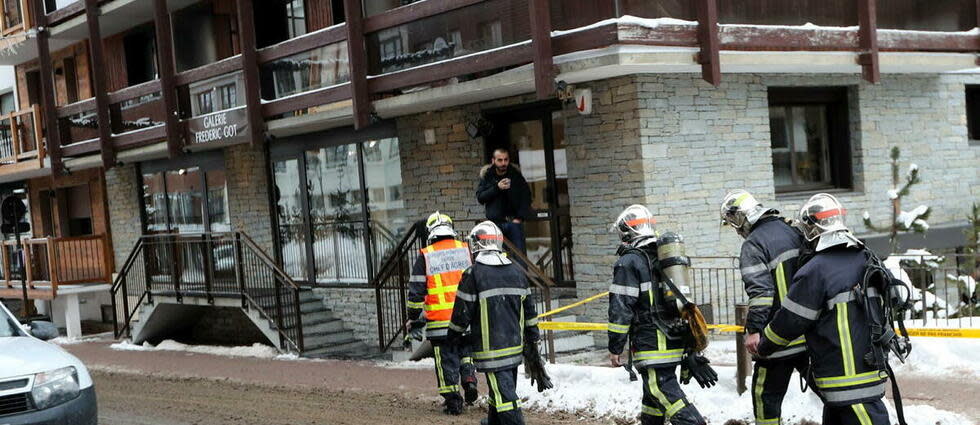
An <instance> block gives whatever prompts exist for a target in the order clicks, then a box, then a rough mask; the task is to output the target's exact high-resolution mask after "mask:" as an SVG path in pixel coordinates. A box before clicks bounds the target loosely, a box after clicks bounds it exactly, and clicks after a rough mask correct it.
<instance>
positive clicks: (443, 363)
mask: <svg viewBox="0 0 980 425" xmlns="http://www.w3.org/2000/svg"><path fill="white" fill-rule="evenodd" d="M431 342H432V351H433V356H434V357H435V360H436V381H437V384H438V387H439V394H440V395H442V396H443V397H444V398H445V399H447V400H448V399H451V398H460V396H459V386H460V383H461V382H466V380H467V378H469V379H471V380H472V381H473V382H476V368H475V367H474V366H473V358H472V357H471V356H472V354H471V353H470V349H469V346H468V345H466V344H450V343H448V342H446V341H431Z"/></svg>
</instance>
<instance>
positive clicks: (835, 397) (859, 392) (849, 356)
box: [757, 193, 890, 425]
mask: <svg viewBox="0 0 980 425" xmlns="http://www.w3.org/2000/svg"><path fill="white" fill-rule="evenodd" d="M844 214H845V211H844V208H843V207H842V206H841V204H840V202H838V201H837V199H836V198H834V197H833V196H832V195H829V194H826V193H820V194H816V195H814V196H813V197H811V198H810V199H809V200H808V201H807V202H806V203H804V204H803V208H802V209H800V215H799V226H800V228H801V230H802V231H803V236H804V238H805V239H806V241H807V244H808V245H812V248H813V251H814V252H813V255H812V257H809V259H808V260H806V261H805V262H803V263H802V265H801V266H800V268H799V269H798V270H797V272H796V275H795V276H794V277H793V285H792V286H791V287H790V289H789V293H788V294H787V295H786V297H785V298H783V300H782V303H781V306H780V309H779V310H778V311H777V312H776V314H775V316H774V317H773V319H772V321H770V322H769V324H768V325H766V327H765V328H764V329H763V331H762V337H761V342H760V343H759V345H758V347H757V349H758V351H757V354H758V355H760V356H772V355H773V354H775V353H777V352H779V351H780V350H783V349H785V348H786V347H787V346H789V345H790V344H791V343H792V342H793V341H796V340H797V338H799V337H800V336H805V337H806V347H807V351H808V353H809V355H810V359H811V365H810V376H809V377H808V380H809V381H810V384H811V387H812V388H815V389H816V392H817V394H818V395H819V396H820V398H821V399H822V400H823V402H824V410H823V423H825V424H840V425H888V424H889V423H890V422H889V420H888V412H887V411H886V410H885V405H884V403H883V402H882V400H881V399H882V397H884V395H885V379H887V378H888V373H887V371H886V370H885V369H886V368H887V366H886V365H887V362H885V364H884V365H880V364H879V365H876V364H874V363H875V362H874V361H872V358H873V357H874V356H871V355H869V353H872V350H873V349H875V347H874V346H873V343H872V327H871V326H870V323H871V322H870V320H871V316H870V315H869V314H868V312H869V311H870V310H869V308H868V307H869V306H870V304H868V303H867V302H866V301H867V300H868V299H869V298H866V297H874V299H878V295H877V294H874V293H868V292H867V291H859V290H857V288H860V287H861V282H862V281H863V280H864V279H865V276H864V275H865V270H866V269H867V267H868V264H869V263H868V259H869V255H868V254H867V253H866V252H865V248H864V246H863V244H862V243H861V241H859V240H858V239H857V238H856V237H855V236H854V235H853V234H852V233H851V231H850V230H849V229H848V228H847V226H846V225H845V222H844Z"/></svg>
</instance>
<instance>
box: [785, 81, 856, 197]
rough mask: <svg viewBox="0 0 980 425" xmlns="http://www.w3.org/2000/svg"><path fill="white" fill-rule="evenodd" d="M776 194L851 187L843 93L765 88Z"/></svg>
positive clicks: (836, 89) (838, 89)
mask: <svg viewBox="0 0 980 425" xmlns="http://www.w3.org/2000/svg"><path fill="white" fill-rule="evenodd" d="M769 129H770V146H771V148H772V165H773V174H774V176H773V177H774V178H773V180H774V181H775V189H776V192H777V193H787V192H802V191H812V190H825V189H833V188H850V187H851V181H852V176H851V165H850V164H851V144H850V132H849V130H848V110H847V88H846V87H829V88H824V87H820V88H799V87H793V88H789V87H787V88H779V87H770V88H769Z"/></svg>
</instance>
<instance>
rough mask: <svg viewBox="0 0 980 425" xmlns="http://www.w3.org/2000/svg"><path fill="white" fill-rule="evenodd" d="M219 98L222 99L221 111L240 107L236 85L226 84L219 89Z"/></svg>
mask: <svg viewBox="0 0 980 425" xmlns="http://www.w3.org/2000/svg"><path fill="white" fill-rule="evenodd" d="M218 98H219V99H221V105H220V107H221V109H229V108H234V107H235V106H238V93H237V88H236V86H235V83H231V84H225V85H223V86H221V87H218Z"/></svg>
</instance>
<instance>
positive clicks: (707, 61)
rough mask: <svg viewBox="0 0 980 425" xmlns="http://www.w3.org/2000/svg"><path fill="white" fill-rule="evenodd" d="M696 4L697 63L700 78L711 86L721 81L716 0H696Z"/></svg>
mask: <svg viewBox="0 0 980 425" xmlns="http://www.w3.org/2000/svg"><path fill="white" fill-rule="evenodd" d="M697 6H698V43H699V44H700V45H701V52H700V53H699V54H698V63H700V64H701V78H704V81H707V82H708V83H710V84H711V85H713V86H717V85H718V84H720V83H721V62H719V50H720V45H721V43H720V42H719V41H718V3H717V1H716V0H697Z"/></svg>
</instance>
